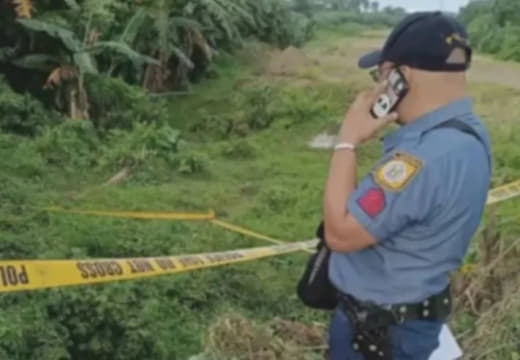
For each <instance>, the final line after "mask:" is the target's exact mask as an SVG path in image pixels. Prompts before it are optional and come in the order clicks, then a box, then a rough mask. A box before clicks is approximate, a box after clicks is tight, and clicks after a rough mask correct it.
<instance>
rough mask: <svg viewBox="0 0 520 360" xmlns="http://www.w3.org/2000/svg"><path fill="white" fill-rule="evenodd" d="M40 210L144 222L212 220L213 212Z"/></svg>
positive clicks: (53, 208) (51, 208) (48, 208)
mask: <svg viewBox="0 0 520 360" xmlns="http://www.w3.org/2000/svg"><path fill="white" fill-rule="evenodd" d="M39 209H40V210H44V211H48V212H56V213H64V214H78V215H93V216H106V217H118V218H125V219H146V220H213V219H215V212H214V211H210V212H208V213H206V214H203V213H177V212H144V211H103V210H68V209H63V208H58V207H46V208H39Z"/></svg>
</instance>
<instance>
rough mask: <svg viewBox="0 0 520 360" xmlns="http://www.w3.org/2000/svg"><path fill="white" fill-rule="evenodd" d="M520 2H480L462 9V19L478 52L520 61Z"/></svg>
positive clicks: (509, 0)
mask: <svg viewBox="0 0 520 360" xmlns="http://www.w3.org/2000/svg"><path fill="white" fill-rule="evenodd" d="M519 14H520V3H519V2H518V1H515V0H479V1H473V2H470V4H469V5H468V6H466V7H465V8H463V9H462V10H461V13H460V15H459V17H460V19H461V20H462V21H463V22H465V23H466V24H467V25H468V31H469V33H470V36H471V39H472V41H473V43H474V46H475V47H476V49H477V50H479V51H482V52H486V53H490V54H495V55H497V57H498V58H500V59H503V60H515V61H520V45H519V44H520V30H519V29H520V15H519Z"/></svg>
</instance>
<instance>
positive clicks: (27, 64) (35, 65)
mask: <svg viewBox="0 0 520 360" xmlns="http://www.w3.org/2000/svg"><path fill="white" fill-rule="evenodd" d="M60 62H61V61H60V59H59V58H57V57H55V56H51V55H47V54H31V55H26V56H24V57H21V58H19V59H16V60H13V61H12V63H13V64H14V65H16V66H18V67H21V68H24V69H30V70H39V71H50V70H52V69H53V68H55V67H56V65H59V64H60Z"/></svg>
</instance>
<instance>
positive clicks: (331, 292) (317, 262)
mask: <svg viewBox="0 0 520 360" xmlns="http://www.w3.org/2000/svg"><path fill="white" fill-rule="evenodd" d="M324 233H325V231H324V224H323V222H321V224H320V226H319V227H318V229H317V231H316V236H317V237H318V238H319V239H320V241H319V243H318V246H317V248H316V250H317V252H316V253H315V254H313V255H312V256H311V257H310V259H309V262H308V263H307V267H306V269H305V272H304V273H303V276H302V277H301V279H300V281H299V283H298V288H297V292H298V297H299V298H300V300H301V301H302V302H303V303H304V304H305V305H306V306H308V307H311V308H313V309H319V310H334V309H335V308H336V307H337V305H338V293H337V290H336V288H335V287H334V285H332V283H331V282H330V279H329V261H330V254H331V251H330V249H329V248H328V247H327V244H326V243H325V234H324Z"/></svg>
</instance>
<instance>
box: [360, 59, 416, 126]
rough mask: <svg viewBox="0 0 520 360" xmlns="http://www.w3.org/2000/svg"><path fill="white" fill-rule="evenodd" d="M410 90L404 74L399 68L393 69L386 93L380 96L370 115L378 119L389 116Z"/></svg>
mask: <svg viewBox="0 0 520 360" xmlns="http://www.w3.org/2000/svg"><path fill="white" fill-rule="evenodd" d="M408 90H409V87H408V83H407V81H406V78H405V77H404V75H403V74H402V72H401V71H400V70H399V69H398V68H394V69H392V71H391V72H390V75H389V76H388V86H387V88H386V91H385V92H383V93H382V94H380V95H379V96H378V98H377V100H376V101H375V103H374V105H373V106H372V109H371V111H370V113H371V114H372V116H373V117H374V118H376V119H379V118H382V117H385V116H387V115H388V114H390V113H391V112H393V111H394V110H395V109H396V108H397V106H398V105H399V103H400V102H401V100H403V98H404V97H405V96H406V94H407V93H408Z"/></svg>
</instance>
